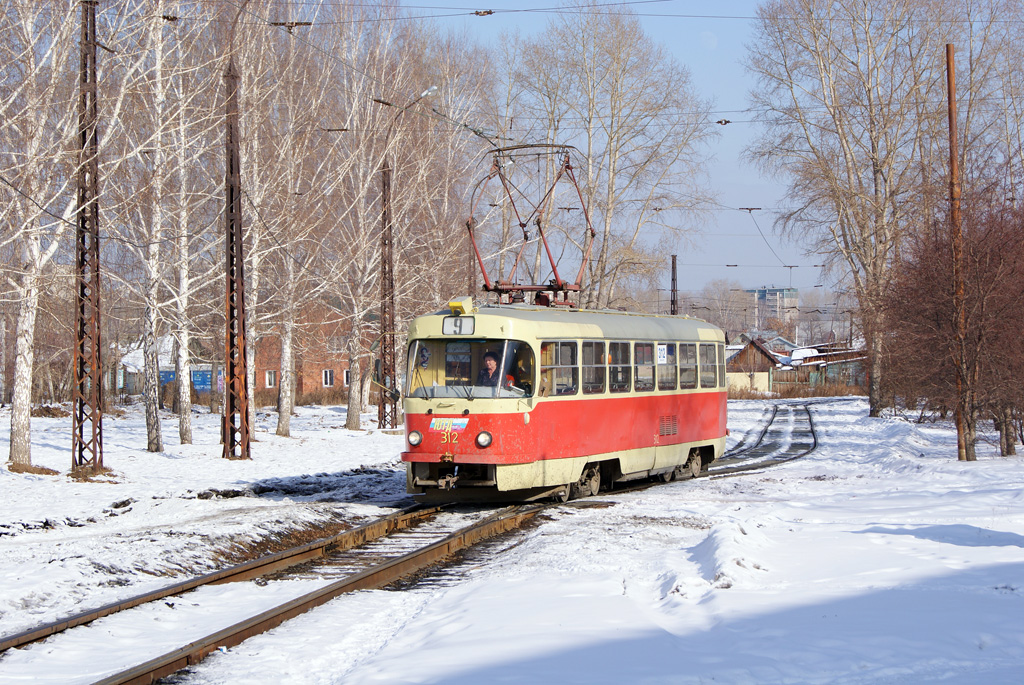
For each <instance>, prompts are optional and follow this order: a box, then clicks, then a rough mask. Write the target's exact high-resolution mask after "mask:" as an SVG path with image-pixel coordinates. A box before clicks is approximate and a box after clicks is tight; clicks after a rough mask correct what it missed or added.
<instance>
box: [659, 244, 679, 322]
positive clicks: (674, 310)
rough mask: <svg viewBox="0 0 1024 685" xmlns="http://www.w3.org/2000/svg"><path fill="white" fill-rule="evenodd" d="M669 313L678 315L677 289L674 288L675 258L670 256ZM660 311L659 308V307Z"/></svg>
mask: <svg viewBox="0 0 1024 685" xmlns="http://www.w3.org/2000/svg"><path fill="white" fill-rule="evenodd" d="M671 303H672V304H671V309H670V310H669V313H670V314H672V316H675V315H676V314H678V313H679V289H678V288H677V286H676V256H675V255H672V300H671ZM659 309H660V307H659Z"/></svg>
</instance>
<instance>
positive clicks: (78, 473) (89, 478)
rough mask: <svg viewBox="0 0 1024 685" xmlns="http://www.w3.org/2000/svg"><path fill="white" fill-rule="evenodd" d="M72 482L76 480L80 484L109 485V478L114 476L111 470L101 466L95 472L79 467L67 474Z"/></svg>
mask: <svg viewBox="0 0 1024 685" xmlns="http://www.w3.org/2000/svg"><path fill="white" fill-rule="evenodd" d="M68 475H69V476H70V477H71V479H72V480H77V481H78V482H80V483H110V482H111V478H112V476H113V475H114V471H113V469H108V468H107V467H106V466H103V467H101V468H99V469H97V470H95V471H93V470H92V469H91V468H88V467H84V466H83V467H81V468H75V469H71V473H69V474H68Z"/></svg>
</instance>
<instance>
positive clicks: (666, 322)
mask: <svg viewBox="0 0 1024 685" xmlns="http://www.w3.org/2000/svg"><path fill="white" fill-rule="evenodd" d="M451 315H452V312H451V311H450V310H448V309H442V310H439V311H437V312H434V313H433V314H428V315H426V316H424V317H420V318H419V319H417V320H416V321H415V322H414V323H413V326H412V328H411V329H410V335H413V336H419V335H429V334H430V333H428V329H433V328H434V326H431V325H428V324H427V321H426V320H429V319H433V318H434V317H435V316H436V317H445V316H451ZM466 316H474V317H478V318H482V319H492V318H493V319H511V320H513V321H514V322H522V324H523V325H515V324H514V325H513V326H512V327H511V330H509V331H507V335H506V336H502V337H509V335H511V336H514V335H515V333H514V332H513V331H516V329H518V330H517V331H516V332H518V333H525V332H526V330H527V329H528V330H529V331H530V333H531V337H539V338H557V337H566V338H607V339H612V340H636V339H641V340H658V339H662V340H704V341H709V342H711V341H715V342H724V341H725V334H724V333H723V332H722V330H721V329H720V328H718V327H717V326H715V325H713V324H710V323H708V322H706V321H704V320H702V319H696V318H693V317H690V316H670V315H656V314H644V313H640V312H623V311H618V310H611V309H569V308H562V307H540V306H534V305H523V304H502V305H493V304H486V305H483V306H481V307H479V308H476V309H473V310H471V311H468V312H467V313H466ZM435 320H436V319H435ZM425 324H427V325H425ZM424 325H425V326H424ZM436 325H437V326H438V330H439V326H440V324H439V323H438V324H436ZM483 328H484V326H481V325H479V324H478V330H480V332H483V331H482V330H481V329H483ZM487 328H490V327H489V326H487Z"/></svg>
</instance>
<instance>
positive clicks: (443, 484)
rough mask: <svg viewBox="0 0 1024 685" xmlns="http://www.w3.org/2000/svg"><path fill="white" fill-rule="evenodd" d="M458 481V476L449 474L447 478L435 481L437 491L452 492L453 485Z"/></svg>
mask: <svg viewBox="0 0 1024 685" xmlns="http://www.w3.org/2000/svg"><path fill="white" fill-rule="evenodd" d="M458 480H459V474H457V473H449V474H448V475H447V476H444V477H442V478H438V479H437V488H438V489H439V490H454V489H455V483H456V481H458Z"/></svg>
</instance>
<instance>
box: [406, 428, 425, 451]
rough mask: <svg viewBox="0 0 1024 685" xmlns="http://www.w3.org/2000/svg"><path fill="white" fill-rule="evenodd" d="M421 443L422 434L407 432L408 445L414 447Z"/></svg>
mask: <svg viewBox="0 0 1024 685" xmlns="http://www.w3.org/2000/svg"><path fill="white" fill-rule="evenodd" d="M421 442H423V433H420V432H419V431H409V444H410V445H412V446H413V447H416V446H417V445H419V444H420V443H421Z"/></svg>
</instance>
